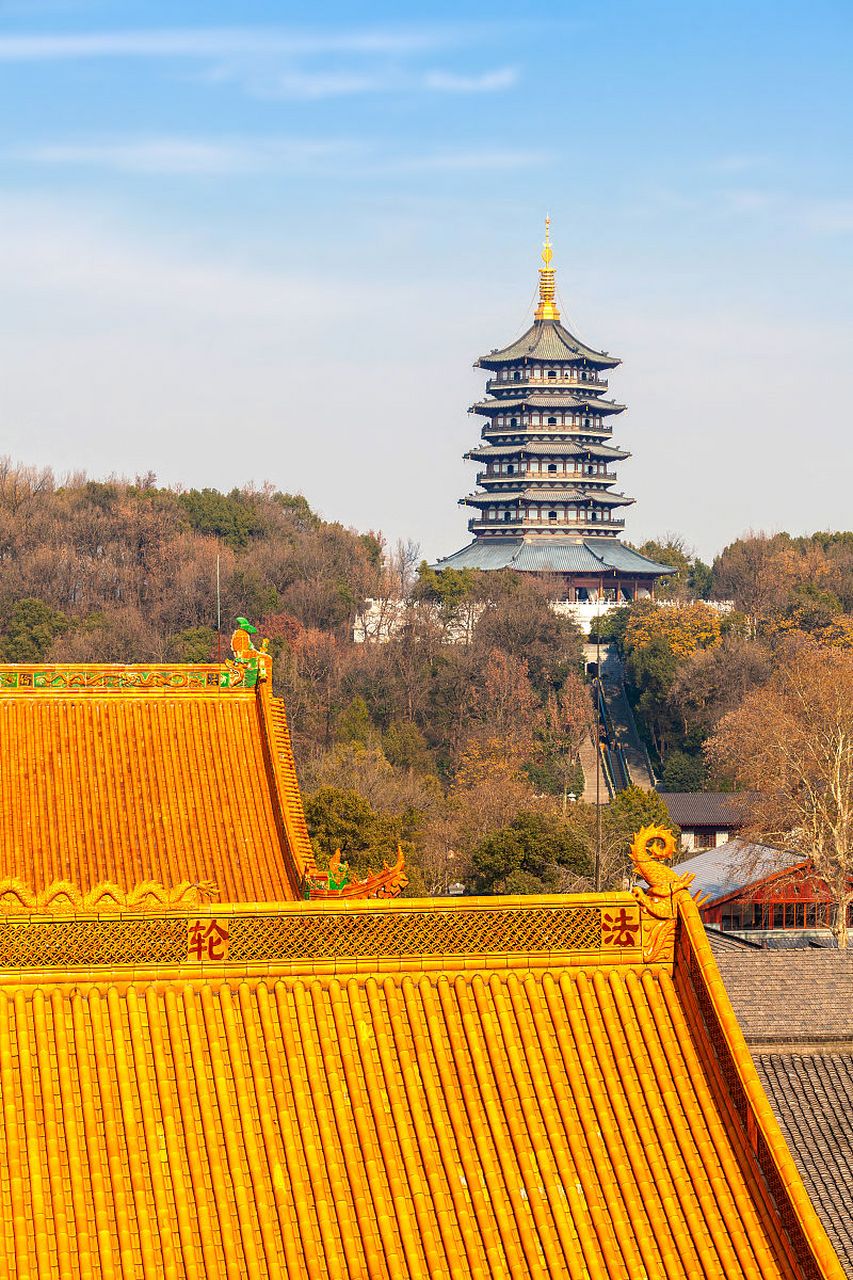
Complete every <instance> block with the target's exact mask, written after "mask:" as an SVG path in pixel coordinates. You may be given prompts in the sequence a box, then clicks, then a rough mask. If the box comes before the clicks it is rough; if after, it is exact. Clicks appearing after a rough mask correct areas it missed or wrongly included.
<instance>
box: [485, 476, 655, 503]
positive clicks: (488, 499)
mask: <svg viewBox="0 0 853 1280" xmlns="http://www.w3.org/2000/svg"><path fill="white" fill-rule="evenodd" d="M511 478H512V477H511ZM462 501H463V502H464V503H466V504H467V505H468V506H469V507H488V506H491V505H492V503H494V502H600V503H601V504H602V506H605V507H627V506H630V505H631V503H632V502H634V498H626V496H625V494H624V493H611V492H610V490H609V489H593V488H589V487H587V486H584V487H583V488H578V487H577V486H575V485H572V484H567V485H566V486H565V487H564V488H559V487H557V486H554V485H548V486H547V488H546V487H544V486H543V487H542V488H536V487H535V486H531V487H529V488H527V489H490V490H489V492H488V493H469V494H468V497H467V498H463V499H462Z"/></svg>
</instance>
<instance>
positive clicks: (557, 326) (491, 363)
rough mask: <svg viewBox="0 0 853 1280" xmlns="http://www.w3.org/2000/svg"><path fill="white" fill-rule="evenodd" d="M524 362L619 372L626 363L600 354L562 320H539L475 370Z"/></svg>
mask: <svg viewBox="0 0 853 1280" xmlns="http://www.w3.org/2000/svg"><path fill="white" fill-rule="evenodd" d="M524 360H531V361H536V360H541V361H543V362H545V363H551V362H554V361H562V362H566V363H572V362H577V361H579V360H586V361H587V362H588V363H589V364H592V365H595V366H596V367H598V368H601V369H615V368H616V366H617V365H618V364H621V363H622V361H621V360H620V359H619V358H618V357H617V356H611V355H609V354H608V352H606V351H596V350H595V349H594V347H589V346H587V344H586V343H585V342H581V340H580V338H576V337H575V335H574V334H573V333H570V332H569V330H568V329H567V328H566V327H565V325H563V324H561V323H560V321H559V320H535V321H534V322H533V324H532V325H531V326H530V328H529V329H528V330H527V331H526V332H525V333H523V334H522V335H521V337H520V338H517V339H516V341H515V342H513V343H511V344H510V345H509V346H508V347H503V348H501V349H499V350H495V351H490V352H489V353H488V354H487V355H484V356H480V358H479V360H477V361H476V362H475V365H474V367H475V368H477V367H479V368H481V369H499V368H501V366H502V365H507V364H515V363H517V362H520V361H524Z"/></svg>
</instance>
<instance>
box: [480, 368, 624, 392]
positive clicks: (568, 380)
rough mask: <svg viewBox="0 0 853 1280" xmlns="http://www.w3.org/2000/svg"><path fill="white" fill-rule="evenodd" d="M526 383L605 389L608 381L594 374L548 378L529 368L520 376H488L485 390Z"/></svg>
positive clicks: (544, 385) (501, 389)
mask: <svg viewBox="0 0 853 1280" xmlns="http://www.w3.org/2000/svg"><path fill="white" fill-rule="evenodd" d="M528 383H534V384H535V385H536V386H537V387H599V388H601V389H603V390H605V391H606V390H607V386H608V382H607V379H606V378H599V377H596V375H595V374H592V373H590V374H574V375H573V374H568V375H566V374H563V375H562V376H560V375H558V376H557V377H556V378H549V377H548V376H547V374H541V373H534V372H533V371H532V370H529V371H528V372H527V373H525V374H523V375H522V376H521V377H520V378H513V377H509V378H500V377H498V378H489V379H488V381H487V382H486V390H487V391H503V390H505V389H506V388H507V387H510V388H511V387H523V386H525V385H526V384H528Z"/></svg>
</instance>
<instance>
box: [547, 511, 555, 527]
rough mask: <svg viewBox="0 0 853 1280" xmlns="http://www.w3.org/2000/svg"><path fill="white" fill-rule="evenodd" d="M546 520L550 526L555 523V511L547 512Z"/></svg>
mask: <svg viewBox="0 0 853 1280" xmlns="http://www.w3.org/2000/svg"><path fill="white" fill-rule="evenodd" d="M548 519H549V520H550V521H551V524H554V523H555V521H556V519H557V513H556V511H549V512H548Z"/></svg>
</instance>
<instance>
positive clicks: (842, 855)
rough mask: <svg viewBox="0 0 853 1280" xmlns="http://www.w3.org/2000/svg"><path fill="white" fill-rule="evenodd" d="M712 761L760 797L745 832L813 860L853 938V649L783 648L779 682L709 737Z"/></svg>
mask: <svg viewBox="0 0 853 1280" xmlns="http://www.w3.org/2000/svg"><path fill="white" fill-rule="evenodd" d="M706 752H707V756H708V759H709V761H710V763H711V765H712V767H714V768H716V769H717V770H718V771H720V772H722V773H724V774H727V775H728V776H729V777H730V778H731V779H732V780H733V781H734V782H735V783H736V784H737V785H739V786H742V787H744V788H746V789H748V790H750V791H752V792H754V793H755V794H756V799H755V802H754V805H753V808H752V811H751V812H750V814H749V818H748V822H747V825H746V827H745V834H747V835H748V836H749V837H751V838H752V839H754V840H760V841H763V842H765V843H769V844H773V845H778V846H782V847H785V848H787V849H793V850H796V851H798V852H800V853H802V855H803V858H804V859H806V858H809V859H811V861H812V863H813V864H814V868H815V871H816V872H817V874H818V876H820V877H821V878H822V879H823V880H824V881H825V882H826V885H827V888H828V890H829V893H830V895H831V898H832V903H833V924H832V931H833V933H834V935H835V937H836V939H837V941H838V945H839V947H846V946H847V942H848V919H847V917H848V908H849V906H850V904H851V903H853V653H851V652H850V651H848V650H839V649H828V648H825V647H821V646H819V645H817V644H816V643H814V642H813V641H804V642H802V641H801V642H798V643H795V644H793V645H790V646H789V647H788V649H787V651H785V652H783V653H782V654H780V655H779V656H778V658H777V662H776V664H775V669H774V672H773V675H772V676H771V678H770V680H769V682H768V683H767V684H765V685H763V686H762V687H761V688H758V689H756V690H754V691H753V692H752V693H750V694H748V695H747V696H746V698H745V699H744V701H743V703H742V705H741V706H740V707H739V708H738V709H737V710H735V711H731V712H729V714H728V715H726V716H724V717H723V719H722V721H721V722H720V724H719V726H718V728H717V731H716V733H715V734H714V735H713V737H712V738H711V739H710V740H709V741H708V743H707V745H706Z"/></svg>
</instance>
